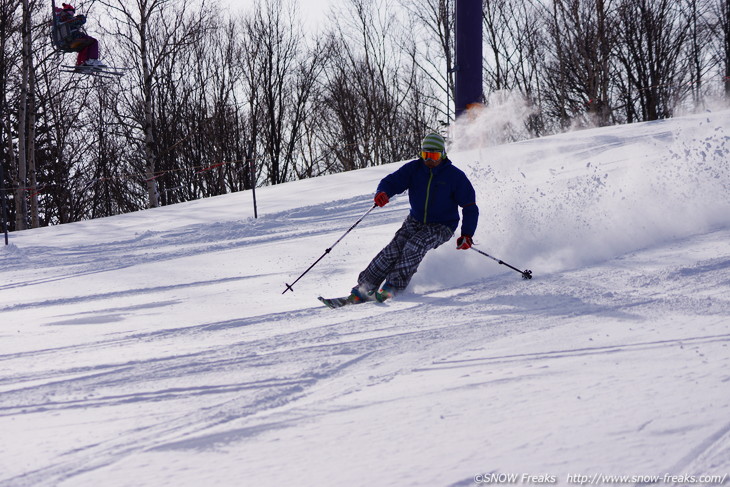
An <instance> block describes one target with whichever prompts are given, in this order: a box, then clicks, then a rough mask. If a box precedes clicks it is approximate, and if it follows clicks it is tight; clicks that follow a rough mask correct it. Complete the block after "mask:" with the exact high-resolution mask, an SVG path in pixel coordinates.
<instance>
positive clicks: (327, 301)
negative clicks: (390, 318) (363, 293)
mask: <svg viewBox="0 0 730 487" xmlns="http://www.w3.org/2000/svg"><path fill="white" fill-rule="evenodd" d="M347 298H348V296H343V297H341V298H323V297H322V296H318V297H317V299H319V300H320V301H322V303H324V305H325V306H327V307H328V308H332V309H335V308H342V307H343V306H350V305H351V304H363V303H380V304H382V302H380V301H378V300H376V299H367V300H365V301H350V300H348V299H347Z"/></svg>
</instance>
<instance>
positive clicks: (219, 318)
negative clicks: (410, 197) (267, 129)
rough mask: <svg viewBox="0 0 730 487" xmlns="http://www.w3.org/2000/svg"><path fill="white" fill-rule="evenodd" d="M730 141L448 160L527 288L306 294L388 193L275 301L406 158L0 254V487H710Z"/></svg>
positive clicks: (529, 148) (563, 139)
mask: <svg viewBox="0 0 730 487" xmlns="http://www.w3.org/2000/svg"><path fill="white" fill-rule="evenodd" d="M728 126H730V112H726V111H725V112H718V113H707V114H703V115H698V116H691V117H685V118H678V119H674V120H670V121H662V122H654V123H645V124H636V125H629V126H621V127H611V128H604V129H596V130H586V131H582V132H576V133H571V134H564V135H560V136H554V137H545V138H542V139H536V140H532V141H527V142H522V143H517V144H510V145H503V146H498V147H491V148H482V149H470V150H463V149H462V150H460V149H459V147H460V145H459V144H460V143H459V141H458V140H457V144H456V146H455V148H454V150H452V153H451V158H452V160H454V161H455V164H456V165H457V166H459V167H461V168H462V169H464V170H465V171H466V172H467V174H469V176H470V177H471V178H472V181H473V182H474V185H475V187H476V189H477V193H478V198H479V201H478V202H479V205H480V209H481V218H480V226H479V229H478V232H477V234H476V235H475V241H476V242H477V244H478V246H479V248H480V249H482V250H484V251H486V252H488V253H490V254H492V255H494V256H496V257H498V258H501V259H504V260H505V261H507V262H509V263H511V264H513V265H516V266H517V267H519V268H530V269H532V270H533V272H534V276H535V277H534V279H533V280H531V281H524V280H522V279H520V275H519V274H518V273H516V272H514V271H511V270H509V269H507V268H505V267H504V266H500V265H497V264H496V263H495V262H493V261H491V260H489V259H487V258H485V257H483V256H481V255H479V254H478V253H477V252H471V251H466V252H465V251H456V250H455V249H454V247H455V245H453V242H450V243H449V244H447V245H444V246H442V247H441V248H439V249H437V250H435V251H433V252H431V253H430V254H429V255H428V256H427V258H426V259H425V261H424V262H423V264H422V266H421V268H420V270H419V272H418V274H417V275H416V277H415V278H414V280H413V282H412V285H411V287H410V288H409V290H408V292H406V293H405V294H403V295H401V296H399V297H398V298H397V299H396V300H393V301H392V302H388V303H386V304H365V305H362V306H353V307H348V308H343V309H340V310H330V309H327V308H324V307H323V306H322V305H321V304H320V303H319V302H318V301H317V300H316V297H317V296H318V295H320V294H323V295H328V296H330V295H332V296H336V295H342V294H346V293H347V292H348V290H349V288H350V287H351V286H352V285H353V284H354V282H355V278H356V276H357V273H358V272H359V271H360V270H362V268H363V267H364V266H365V265H366V264H367V263H368V261H369V260H370V259H371V258H372V257H373V256H374V255H375V253H376V252H377V251H378V250H379V249H380V248H381V247H382V246H384V245H385V244H386V243H387V242H388V240H389V239H390V237H391V236H392V234H393V232H394V231H395V230H396V229H397V228H398V226H399V225H400V223H401V221H402V220H403V218H404V217H405V216H406V213H407V198H406V197H400V198H396V199H394V200H393V202H392V203H391V204H389V205H388V206H386V207H384V208H382V209H376V210H375V211H373V212H372V213H371V214H370V215H368V217H367V218H365V219H364V220H363V222H362V223H361V224H360V225H359V226H358V227H357V228H356V229H355V230H353V232H352V233H351V234H350V235H348V236H347V238H345V239H344V240H342V241H341V242H340V243H339V244H338V245H337V246H336V247H335V248H334V249H333V250H332V252H331V253H330V254H329V255H327V256H326V258H325V259H323V260H322V261H321V262H320V263H319V264H318V265H317V266H315V267H314V269H313V270H312V271H311V272H310V273H309V274H307V275H306V276H305V277H304V278H303V279H302V280H301V281H300V282H299V283H298V284H297V285H296V286H295V287H294V289H295V291H294V292H293V293H291V292H289V293H286V294H282V292H283V291H284V289H285V283H286V282H292V281H293V280H294V279H296V277H297V276H299V274H301V272H303V271H304V270H305V269H306V268H307V267H308V266H309V265H310V264H311V263H312V262H314V261H315V260H316V259H317V258H318V257H319V256H320V255H321V254H322V253H323V252H324V251H325V249H327V248H329V247H330V246H331V245H332V244H333V243H334V242H335V241H336V240H337V239H338V238H339V237H340V236H341V235H342V234H343V233H344V232H345V230H347V229H348V228H349V227H350V226H351V225H352V223H354V222H355V221H356V220H357V219H358V218H359V217H360V216H362V215H363V214H364V213H365V212H366V211H367V210H368V209H369V208H370V206H371V204H372V203H371V197H372V192H373V190H374V189H375V186H376V185H377V182H378V181H379V180H380V178H382V177H383V176H384V175H386V174H388V173H389V172H390V171H392V170H394V169H396V168H397V167H398V165H397V164H391V165H388V166H382V167H377V168H371V169H366V170H361V171H356V172H351V173H346V174H338V175H333V176H327V177H322V178H317V179H311V180H306V181H300V182H296V183H290V184H284V185H280V186H277V187H268V188H262V189H259V190H258V191H257V196H258V199H259V216H260V217H259V218H258V219H253V217H252V216H253V210H252V202H251V195H250V194H249V193H238V194H234V195H228V196H224V197H217V198H211V199H208V200H202V201H196V202H191V203H187V204H181V205H176V206H171V207H165V208H158V209H155V210H149V211H144V212H139V213H134V214H128V215H122V216H118V217H114V218H108V219H102V220H95V221H87V222H81V223H76V224H70V225H63V226H58V227H53V228H45V229H39V230H30V231H25V232H18V233H15V234H11V245H10V246H7V247H2V248H1V249H0V271H2V274H1V275H2V279H1V280H0V322H1V323H2V324H1V325H0V440H1V441H0V486H99V485H103V486H155V487H156V486H163V485H170V486H213V485H217V486H281V485H298V486H344V485H347V486H398V487H402V486H424V485H427V486H467V485H480V484H484V483H496V481H498V480H500V481H501V483H514V484H519V485H537V484H541V483H544V482H545V481H547V483H550V484H556V485H570V484H575V483H581V482H583V481H585V482H583V483H588V482H593V483H594V484H597V483H602V484H638V483H642V482H643V483H646V482H650V481H652V480H656V481H657V482H658V483H663V484H673V483H675V484H676V483H678V484H680V485H699V484H702V485H719V483H720V482H719V481H725V482H728V481H729V480H728V478H727V477H728V474H730V419H729V418H730V277H729V275H728V270H730V197H729V196H728V194H730V193H729V192H730V162H729V160H730V134H728V131H727V129H726V127H728ZM470 144H473V140H471V141H470ZM465 146H466V143H462V144H461V147H465ZM683 475H684V476H694V482H691V480H692V479H691V478H689V477H688V478H672V476H683ZM514 476H516V478H515V477H514ZM583 476H585V477H583ZM608 476H618V477H616V478H610V477H608ZM652 476H656V478H652ZM701 476H717V478H712V477H710V478H707V477H701ZM622 477H623V478H622ZM677 481H678V482H677Z"/></svg>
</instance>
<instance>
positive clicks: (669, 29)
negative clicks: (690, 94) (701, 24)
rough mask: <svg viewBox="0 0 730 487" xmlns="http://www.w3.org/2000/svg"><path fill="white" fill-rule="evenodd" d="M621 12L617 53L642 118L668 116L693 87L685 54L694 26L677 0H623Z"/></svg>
mask: <svg viewBox="0 0 730 487" xmlns="http://www.w3.org/2000/svg"><path fill="white" fill-rule="evenodd" d="M617 11H618V18H617V27H618V28H617V32H618V38H619V42H620V45H619V47H618V48H617V50H616V54H617V58H618V60H619V62H620V63H621V64H622V66H623V75H624V76H625V77H626V80H627V84H628V85H629V86H630V87H631V88H632V90H633V92H634V93H635V98H636V100H637V102H638V110H639V113H640V116H641V120H657V119H660V118H667V117H670V116H671V115H672V112H673V108H674V106H675V104H676V102H677V100H678V99H680V98H682V96H683V95H684V94H685V93H686V92H687V90H688V89H689V88H688V86H687V85H686V79H687V72H688V70H687V62H686V58H683V57H682V52H683V51H684V47H685V45H686V42H687V39H688V33H689V27H690V25H689V22H688V20H687V17H686V16H685V15H684V12H683V9H682V5H681V4H680V3H678V2H676V0H621V1H620V3H619V5H618V8H617Z"/></svg>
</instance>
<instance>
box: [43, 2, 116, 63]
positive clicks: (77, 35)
mask: <svg viewBox="0 0 730 487" xmlns="http://www.w3.org/2000/svg"><path fill="white" fill-rule="evenodd" d="M53 14H54V16H55V17H56V18H55V19H54V35H53V40H54V42H55V44H56V47H57V48H58V49H60V50H61V51H64V52H78V53H79V54H78V56H77V58H76V70H77V71H84V70H85V69H93V68H103V67H104V65H103V64H102V62H101V61H99V42H98V41H97V40H96V39H94V38H93V37H91V36H90V35H88V34H86V33H85V32H83V31H82V30H81V26H82V25H84V24H85V23H86V16H85V15H76V9H74V8H73V6H72V5H70V4H68V3H64V4H61V7H54V9H53Z"/></svg>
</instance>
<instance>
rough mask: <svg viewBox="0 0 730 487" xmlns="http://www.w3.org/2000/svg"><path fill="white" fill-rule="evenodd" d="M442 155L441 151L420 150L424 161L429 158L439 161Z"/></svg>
mask: <svg viewBox="0 0 730 487" xmlns="http://www.w3.org/2000/svg"><path fill="white" fill-rule="evenodd" d="M442 157H443V153H442V152H430V151H421V159H423V160H424V161H425V160H426V159H431V160H432V161H440V160H441V158H442Z"/></svg>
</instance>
